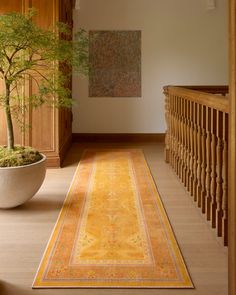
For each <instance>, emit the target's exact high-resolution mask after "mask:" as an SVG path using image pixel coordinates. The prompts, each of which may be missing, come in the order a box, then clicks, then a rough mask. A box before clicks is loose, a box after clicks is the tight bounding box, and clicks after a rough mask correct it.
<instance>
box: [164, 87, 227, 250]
mask: <svg viewBox="0 0 236 295" xmlns="http://www.w3.org/2000/svg"><path fill="white" fill-rule="evenodd" d="M164 94H165V103H166V104H165V105H166V107H165V108H166V113H165V116H166V123H167V131H166V138H165V157H166V162H168V163H170V164H171V166H172V167H173V168H174V170H175V171H176V173H177V175H178V176H179V178H180V180H181V181H182V182H183V184H184V186H185V187H186V189H187V190H188V191H189V193H190V195H191V196H193V199H194V201H195V202H196V203H197V206H198V207H199V208H201V211H202V213H203V214H205V215H206V219H207V220H209V221H210V222H211V225H212V227H213V228H216V231H217V235H218V236H222V237H223V241H224V244H225V245H227V240H228V232H227V219H228V210H227V204H228V174H227V170H228V169H227V167H228V119H229V118H228V113H229V98H228V96H227V94H228V87H227V86H165V87H164Z"/></svg>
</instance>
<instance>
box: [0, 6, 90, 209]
mask: <svg viewBox="0 0 236 295" xmlns="http://www.w3.org/2000/svg"><path fill="white" fill-rule="evenodd" d="M35 14H36V12H35V10H33V9H32V10H29V12H28V13H27V14H26V15H22V14H20V13H15V12H13V13H8V14H4V15H0V108H1V109H2V110H3V111H4V112H3V113H4V115H5V120H6V128H7V144H6V145H5V146H0V208H11V207H15V206H18V205H20V204H22V203H24V202H25V201H27V200H29V199H30V198H31V197H32V196H33V195H34V194H35V193H36V192H37V191H38V189H39V188H40V186H41V184H42V182H43V180H44V177H45V170H46V169H45V156H44V155H42V154H40V153H39V152H38V151H36V150H35V149H33V148H30V147H23V146H17V145H15V141H14V128H13V125H14V124H15V123H14V124H13V121H14V122H17V123H18V125H19V127H20V128H22V131H23V132H24V131H25V130H24V129H25V126H24V123H23V122H24V115H25V112H26V111H27V109H28V108H33V107H39V106H41V105H42V104H45V103H46V104H49V105H56V106H58V107H68V106H69V107H70V106H71V104H72V99H71V93H70V90H69V89H68V88H67V87H66V86H65V85H66V84H67V79H69V78H70V72H71V71H68V70H67V71H65V68H67V69H68V68H73V70H75V71H76V72H77V73H80V74H87V72H88V36H87V33H86V32H85V31H84V30H82V29H81V30H80V31H78V32H77V33H76V34H75V35H74V38H73V40H71V39H72V38H71V30H70V29H69V28H68V27H67V26H66V25H64V24H58V25H57V27H56V28H52V29H51V30H44V29H42V28H40V27H38V26H37V25H36V24H34V22H33V21H32V20H33V17H34V15H35ZM27 81H30V82H31V83H34V85H35V87H37V92H36V93H33V94H31V95H28V96H23V95H22V91H20V89H22V87H23V85H25V83H27ZM22 102H24V103H22ZM0 128H1V127H0ZM29 128H30V126H29Z"/></svg>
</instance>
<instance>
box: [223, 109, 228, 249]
mask: <svg viewBox="0 0 236 295" xmlns="http://www.w3.org/2000/svg"><path fill="white" fill-rule="evenodd" d="M227 143H228V114H225V113H224V114H223V167H222V170H223V175H222V176H223V177H222V178H223V195H222V210H223V217H222V225H223V228H222V233H223V241H224V245H225V246H227V244H228V144H227Z"/></svg>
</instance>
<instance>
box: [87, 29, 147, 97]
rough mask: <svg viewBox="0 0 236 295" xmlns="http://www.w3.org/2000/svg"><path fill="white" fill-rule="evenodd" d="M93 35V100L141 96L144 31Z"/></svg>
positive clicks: (91, 75) (90, 33)
mask: <svg viewBox="0 0 236 295" xmlns="http://www.w3.org/2000/svg"><path fill="white" fill-rule="evenodd" d="M89 36H90V45H89V60H90V66H91V69H90V74H89V97H141V31H136V30H135V31H90V32H89Z"/></svg>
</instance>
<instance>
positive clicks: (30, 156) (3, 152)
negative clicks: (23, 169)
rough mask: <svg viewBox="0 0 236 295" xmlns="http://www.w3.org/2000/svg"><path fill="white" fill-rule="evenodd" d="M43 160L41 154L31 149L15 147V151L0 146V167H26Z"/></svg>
mask: <svg viewBox="0 0 236 295" xmlns="http://www.w3.org/2000/svg"><path fill="white" fill-rule="evenodd" d="M41 159H42V156H41V155H40V153H39V152H38V151H37V150H35V149H33V148H31V147H24V146H15V148H14V149H13V150H8V149H7V147H5V146H0V167H14V166H24V165H28V164H33V163H35V162H38V161H40V160H41Z"/></svg>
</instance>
